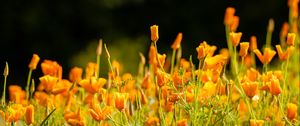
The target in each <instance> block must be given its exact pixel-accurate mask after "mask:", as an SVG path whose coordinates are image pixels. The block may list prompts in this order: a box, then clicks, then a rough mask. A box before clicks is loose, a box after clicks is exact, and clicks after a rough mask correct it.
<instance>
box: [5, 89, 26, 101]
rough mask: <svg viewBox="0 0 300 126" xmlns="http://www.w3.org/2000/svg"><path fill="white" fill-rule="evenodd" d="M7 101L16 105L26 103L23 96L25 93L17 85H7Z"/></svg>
mask: <svg viewBox="0 0 300 126" xmlns="http://www.w3.org/2000/svg"><path fill="white" fill-rule="evenodd" d="M8 91H9V99H10V101H13V102H15V103H18V104H22V103H24V102H26V100H25V96H26V92H25V91H24V90H22V88H21V87H20V86H18V85H9V88H8Z"/></svg>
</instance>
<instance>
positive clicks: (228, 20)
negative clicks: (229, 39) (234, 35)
mask: <svg viewBox="0 0 300 126" xmlns="http://www.w3.org/2000/svg"><path fill="white" fill-rule="evenodd" d="M234 13H235V9H234V8H233V7H227V8H226V11H225V16H224V24H225V25H227V26H230V25H231V24H232V22H233V20H234V19H233V18H234Z"/></svg>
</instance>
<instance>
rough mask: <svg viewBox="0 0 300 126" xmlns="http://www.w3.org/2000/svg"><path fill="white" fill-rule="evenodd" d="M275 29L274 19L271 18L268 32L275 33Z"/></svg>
mask: <svg viewBox="0 0 300 126" xmlns="http://www.w3.org/2000/svg"><path fill="white" fill-rule="evenodd" d="M274 27H275V23H274V19H272V18H271V19H270V20H269V24H268V32H273V31H274Z"/></svg>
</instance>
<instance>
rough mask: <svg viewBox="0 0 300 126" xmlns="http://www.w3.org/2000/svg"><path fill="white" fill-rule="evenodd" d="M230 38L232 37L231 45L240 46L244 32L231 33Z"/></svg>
mask: <svg viewBox="0 0 300 126" xmlns="http://www.w3.org/2000/svg"><path fill="white" fill-rule="evenodd" d="M229 36H230V40H231V43H232V45H233V46H234V47H236V46H238V44H239V43H240V41H241V37H242V32H237V33H235V32H231V33H229Z"/></svg>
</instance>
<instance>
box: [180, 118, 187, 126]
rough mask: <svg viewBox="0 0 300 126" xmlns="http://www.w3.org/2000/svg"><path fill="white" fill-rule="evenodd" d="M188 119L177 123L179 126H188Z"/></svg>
mask: <svg viewBox="0 0 300 126" xmlns="http://www.w3.org/2000/svg"><path fill="white" fill-rule="evenodd" d="M187 125H188V124H187V119H180V120H178V122H177V126H187Z"/></svg>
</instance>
